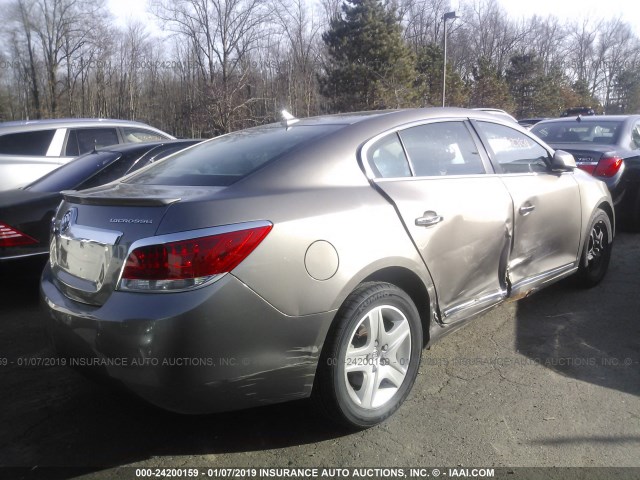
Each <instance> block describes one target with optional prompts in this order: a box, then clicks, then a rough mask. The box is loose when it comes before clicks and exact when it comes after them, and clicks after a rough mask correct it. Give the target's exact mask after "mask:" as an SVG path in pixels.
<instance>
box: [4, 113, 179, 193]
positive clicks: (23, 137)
mask: <svg viewBox="0 0 640 480" xmlns="http://www.w3.org/2000/svg"><path fill="white" fill-rule="evenodd" d="M167 139H174V137H173V136H171V135H169V134H168V133H165V132H163V131H161V130H158V129H157V128H153V127H150V126H149V125H146V124H144V123H139V122H132V121H128V120H109V119H88V118H75V119H58V120H25V121H17V122H3V123H0V191H2V190H10V189H13V188H20V187H24V186H25V185H28V184H29V183H31V182H33V181H35V180H37V179H38V178H40V177H42V176H44V175H46V174H47V173H49V172H50V171H52V170H54V169H56V168H58V167H59V166H60V165H63V164H65V163H67V162H68V161H69V160H71V159H72V158H75V157H77V156H79V155H82V154H84V153H87V152H90V151H91V150H93V149H94V148H99V147H106V146H109V145H115V144H117V143H136V142H151V141H158V140H167Z"/></svg>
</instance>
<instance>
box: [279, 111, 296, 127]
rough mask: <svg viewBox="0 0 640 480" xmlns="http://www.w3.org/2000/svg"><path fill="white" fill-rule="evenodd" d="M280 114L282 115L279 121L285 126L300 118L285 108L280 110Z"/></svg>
mask: <svg viewBox="0 0 640 480" xmlns="http://www.w3.org/2000/svg"><path fill="white" fill-rule="evenodd" d="M280 115H281V116H282V120H281V121H280V123H281V124H282V125H283V126H285V127H287V128H289V127H290V126H291V125H293V124H294V123H297V122H299V121H300V119H298V118H296V117H294V116H293V115H291V114H290V113H289V112H288V111H287V110H286V109H285V110H282V111H281V112H280Z"/></svg>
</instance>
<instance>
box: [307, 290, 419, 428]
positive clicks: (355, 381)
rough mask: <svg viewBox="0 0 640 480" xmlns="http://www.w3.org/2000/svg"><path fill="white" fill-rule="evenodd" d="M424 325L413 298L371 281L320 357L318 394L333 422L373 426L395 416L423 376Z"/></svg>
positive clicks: (348, 305) (341, 316)
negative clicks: (414, 385) (421, 373)
mask: <svg viewBox="0 0 640 480" xmlns="http://www.w3.org/2000/svg"><path fill="white" fill-rule="evenodd" d="M421 347H422V324H421V321H420V315H419V314H418V311H417V309H416V307H415V305H414V303H413V301H412V300H411V298H410V297H409V296H408V295H407V294H406V293H405V292H404V291H402V290H401V289H399V288H398V287H396V286H395V285H391V284H389V283H366V284H363V285H361V286H360V287H358V288H357V289H356V290H355V291H354V292H352V293H351V295H349V297H347V299H346V301H345V303H344V304H343V306H342V307H341V308H340V310H339V311H338V314H337V316H336V320H335V323H334V326H333V328H332V329H331V331H330V333H329V335H328V337H327V340H326V342H325V346H324V348H323V350H322V355H321V357H320V364H319V365H318V371H317V374H316V381H315V384H314V392H313V396H314V399H315V401H316V403H318V404H320V407H321V409H322V410H323V411H324V413H325V414H327V416H328V417H329V418H331V419H332V420H335V421H337V422H338V423H340V424H342V425H345V426H347V427H350V428H367V427H371V426H374V425H377V424H378V423H381V422H382V421H384V420H385V419H386V418H388V417H389V416H391V415H392V414H393V413H394V412H395V411H396V410H397V409H398V408H399V407H400V405H401V404H402V402H403V401H404V400H405V398H406V397H407V395H408V394H409V392H410V391H411V388H412V387H413V384H414V382H415V379H416V376H417V374H418V367H419V366H420V356H421V350H422V348H421Z"/></svg>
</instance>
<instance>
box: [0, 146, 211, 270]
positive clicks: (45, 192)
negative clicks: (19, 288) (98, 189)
mask: <svg viewBox="0 0 640 480" xmlns="http://www.w3.org/2000/svg"><path fill="white" fill-rule="evenodd" d="M199 141H200V140H168V141H163V142H147V143H139V144H133V145H132V144H126V145H112V146H111V147H107V148H104V149H101V150H97V151H93V152H90V153H86V154H84V155H82V156H80V157H78V158H77V159H75V160H72V161H71V162H69V163H67V164H66V165H63V166H62V167H60V168H58V169H56V170H54V171H52V172H50V173H48V174H47V175H45V176H44V177H42V178H40V179H38V180H36V181H35V182H33V183H32V184H30V185H28V186H26V187H24V188H23V189H16V190H7V191H5V192H0V262H2V261H5V260H17V259H22V258H26V257H34V256H42V255H48V254H49V231H50V225H51V219H52V218H53V215H54V213H55V211H56V208H57V207H58V204H59V203H60V201H61V200H62V194H61V193H60V192H61V191H62V190H69V189H77V190H81V189H83V188H90V187H95V186H98V185H103V184H105V183H109V182H111V181H113V180H116V179H118V178H120V177H122V176H123V175H125V174H127V173H131V172H133V171H135V170H138V169H139V168H141V167H143V166H145V165H148V164H150V163H152V162H154V161H156V160H159V159H161V158H164V157H166V156H167V155H170V154H172V153H175V152H177V151H179V150H182V149H183V148H186V147H188V146H190V145H194V144H196V143H198V142H199Z"/></svg>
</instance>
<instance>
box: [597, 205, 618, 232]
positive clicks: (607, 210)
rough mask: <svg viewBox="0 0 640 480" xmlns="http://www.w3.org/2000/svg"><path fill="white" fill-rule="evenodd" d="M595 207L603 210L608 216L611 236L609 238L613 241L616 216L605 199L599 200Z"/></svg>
mask: <svg viewBox="0 0 640 480" xmlns="http://www.w3.org/2000/svg"><path fill="white" fill-rule="evenodd" d="M597 208H599V209H601V210H604V212H605V213H606V214H607V216H608V217H609V221H610V222H611V237H612V238H611V240H612V241H613V236H614V235H615V231H616V216H615V213H614V211H613V207H612V206H611V205H610V204H609V202H606V201H605V202H601V203H600V204H599V205H598V207H597Z"/></svg>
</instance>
